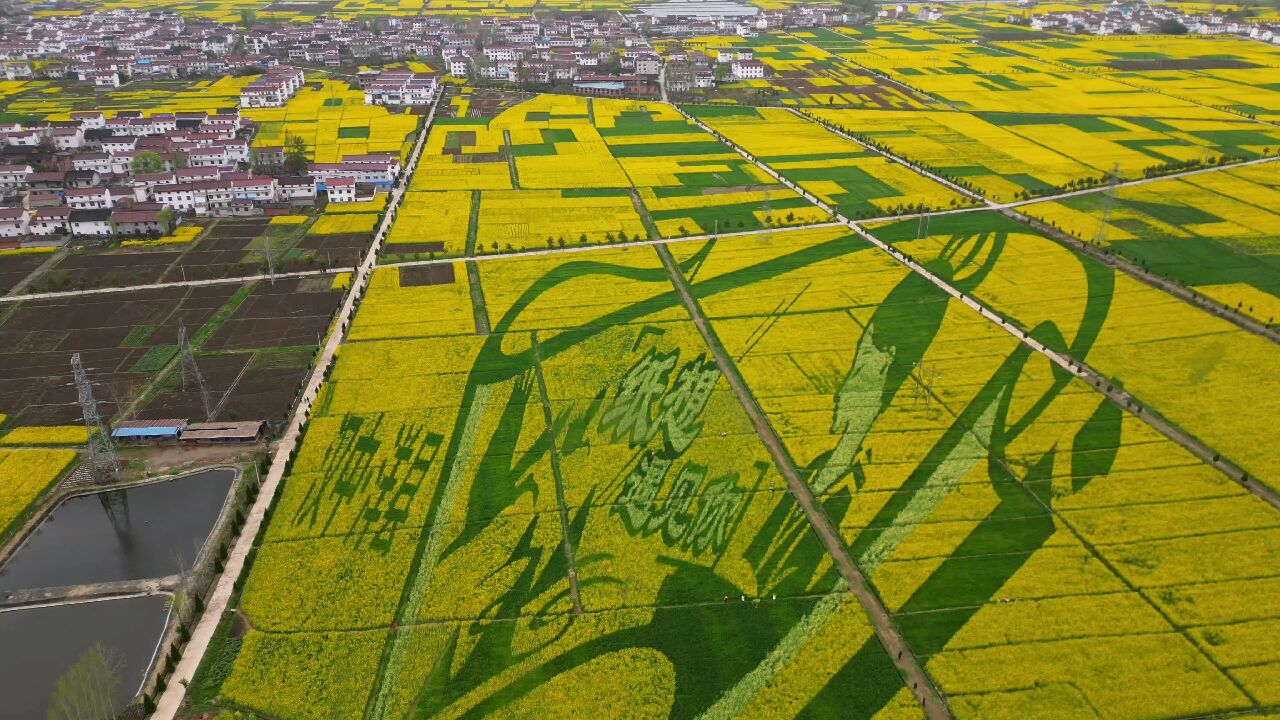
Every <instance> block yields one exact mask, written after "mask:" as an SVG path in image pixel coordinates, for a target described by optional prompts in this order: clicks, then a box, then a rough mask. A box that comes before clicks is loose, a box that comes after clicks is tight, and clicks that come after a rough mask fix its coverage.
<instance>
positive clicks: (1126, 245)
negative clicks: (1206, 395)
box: [1024, 164, 1280, 324]
mask: <svg viewBox="0 0 1280 720" xmlns="http://www.w3.org/2000/svg"><path fill="white" fill-rule="evenodd" d="M1115 198H1116V199H1115V201H1114V203H1113V207H1112V208H1111V212H1110V215H1109V217H1108V220H1107V223H1106V226H1105V227H1100V226H1101V223H1102V206H1103V203H1104V202H1106V201H1105V200H1104V198H1103V196H1102V194H1101V193H1094V194H1088V195H1080V196H1077V197H1072V198H1066V199H1064V200H1059V201H1056V202H1045V203H1034V204H1032V205H1028V206H1025V208H1024V212H1026V213H1028V214H1029V215H1031V216H1033V217H1035V218H1037V219H1039V220H1042V221H1044V222H1045V223H1049V224H1052V225H1053V226H1055V227H1057V228H1059V229H1061V230H1064V231H1065V232H1067V233H1070V234H1071V235H1074V236H1076V237H1078V238H1080V239H1082V240H1087V241H1091V242H1098V241H1099V240H1101V241H1102V242H1104V243H1105V244H1106V245H1107V246H1109V247H1110V248H1111V249H1112V250H1113V251H1115V252H1117V253H1119V254H1120V255H1122V256H1124V257H1126V258H1128V259H1130V260H1132V261H1134V262H1136V263H1139V264H1141V265H1142V266H1144V267H1146V268H1148V269H1150V270H1152V271H1154V272H1156V273H1158V274H1160V275H1163V276H1165V277H1169V278H1173V279H1175V280H1178V281H1179V282H1182V283H1184V284H1186V285H1188V286H1191V287H1194V288H1195V289H1196V290H1197V291H1199V292H1201V293H1203V294H1205V295H1208V296H1210V297H1212V298H1213V299H1215V300H1217V301H1219V302H1221V303H1223V304H1225V305H1228V306H1230V307H1232V308H1235V309H1236V311H1237V312H1241V313H1246V314H1248V315H1251V316H1252V317H1254V318H1256V319H1257V320H1260V321H1261V322H1264V323H1267V324H1273V323H1275V322H1277V321H1280V239H1277V236H1276V234H1275V228H1276V227H1277V224H1278V223H1280V213H1278V212H1277V210H1278V209H1280V174H1278V173H1277V171H1276V167H1275V166H1274V165H1272V164H1263V165H1254V166H1250V167H1241V168H1235V169H1230V170H1221V171H1218V172H1212V173H1204V174H1200V175H1191V176H1188V177H1185V178H1180V179H1171V180H1160V181H1156V182H1152V183H1148V184H1145V185H1136V186H1132V187H1124V188H1120V189H1118V190H1116V191H1115Z"/></svg>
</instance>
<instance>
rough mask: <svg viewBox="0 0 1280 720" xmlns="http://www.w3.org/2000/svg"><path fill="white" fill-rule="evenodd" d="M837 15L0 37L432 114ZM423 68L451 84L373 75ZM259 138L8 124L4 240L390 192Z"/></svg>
mask: <svg viewBox="0 0 1280 720" xmlns="http://www.w3.org/2000/svg"><path fill="white" fill-rule="evenodd" d="M1022 7H1024V11H1023V13H1022V14H1020V15H1017V16H1013V15H1011V16H1010V18H1009V21H1010V22H1018V23H1020V24H1024V25H1029V26H1031V27H1032V28H1035V29H1058V30H1062V31H1067V32H1077V33H1089V34H1103V35H1105V34H1115V33H1153V32H1168V31H1169V30H1170V28H1171V27H1172V26H1173V25H1174V24H1177V25H1180V26H1182V27H1183V28H1184V30H1183V31H1184V32H1191V33H1199V34H1221V33H1237V34H1242V35H1249V36H1251V37H1254V38H1256V39H1259V40H1263V41H1268V42H1280V28H1272V27H1270V26H1267V25H1266V24H1259V23H1244V22H1234V21H1232V20H1231V19H1230V18H1229V17H1227V16H1226V15H1222V14H1214V15H1208V16H1188V15H1185V14H1183V13H1182V12H1181V11H1179V10H1178V9H1177V8H1176V7H1174V6H1166V5H1163V4H1160V3H1146V2H1113V3H1112V4H1111V5H1110V6H1107V7H1106V8H1104V9H1100V10H1098V11H1096V12H1088V13H1069V12H1068V13H1059V12H1053V13H1045V14H1036V13H1035V7H1034V4H1026V5H1023V6H1022ZM879 15H880V16H881V17H888V18H900V19H901V18H912V19H916V20H922V21H926V22H927V21H933V20H940V19H941V18H942V17H943V15H944V9H943V6H940V5H938V4H929V3H925V4H899V5H887V6H881V8H880V10H879ZM850 19H851V17H850V13H849V11H847V10H845V9H843V6H840V5H829V6H828V5H800V6H795V7H793V8H789V9H785V10H762V9H760V8H757V7H754V6H747V5H741V6H739V5H733V4H730V5H729V6H728V8H727V9H725V8H719V9H717V10H716V11H715V12H707V13H700V12H699V11H696V10H692V11H689V12H688V13H681V12H676V13H668V12H654V13H648V12H641V13H637V14H634V15H625V16H624V15H622V14H617V13H613V14H581V15H549V16H545V17H536V16H535V17H530V18H525V19H507V18H479V19H475V18H473V19H469V20H466V21H460V20H458V19H457V18H454V17H447V16H431V15H422V16H415V17H383V18H376V19H374V20H361V21H350V20H339V19H334V18H317V19H316V20H315V21H314V22H311V23H291V24H290V23H285V24H262V23H251V24H249V26H248V27H247V28H241V27H237V26H231V25H225V24H219V23H214V22H208V21H200V20H191V19H188V18H184V17H183V16H181V15H179V14H176V13H172V12H167V11H150V12H140V11H135V10H127V9H116V10H109V11H102V12H88V13H83V14H79V15H61V14H58V15H46V16H40V17H35V16H31V17H28V18H26V19H25V20H22V21H19V22H13V23H9V24H7V25H6V26H5V27H4V28H3V30H2V31H0V61H2V62H3V67H4V72H5V78H6V79H9V80H24V79H32V78H44V79H56V80H62V81H76V82H82V83H88V84H92V86H93V87H95V88H98V89H105V90H109V89H115V88H119V87H121V86H122V85H127V84H128V83H129V82H131V81H133V80H135V79H142V78H178V77H190V76H222V75H225V74H242V75H253V76H255V77H254V79H253V80H252V81H250V82H249V83H247V84H246V85H244V87H243V88H242V89H241V92H240V103H239V105H240V108H244V109H254V108H273V107H282V106H284V105H285V104H286V102H287V101H288V100H289V98H290V97H292V96H293V95H294V94H295V93H297V92H298V90H299V89H300V88H302V87H303V85H304V84H305V82H306V73H307V72H308V71H319V72H325V71H332V70H334V69H342V68H345V69H349V70H352V71H353V75H354V77H357V78H358V80H359V85H360V87H361V89H362V90H363V91H364V95H365V102H366V103H367V104H370V105H382V106H388V107H393V108H399V109H401V110H403V109H408V108H413V107H422V106H426V105H428V104H430V103H431V102H432V101H433V99H434V98H435V96H436V94H437V93H438V92H439V90H440V81H441V80H442V79H443V78H442V76H444V75H448V76H453V77H454V78H466V79H468V80H469V81H471V82H473V83H484V82H486V81H491V82H494V83H508V84H511V85H514V86H517V87H529V86H534V87H538V86H542V87H545V86H555V85H562V86H564V87H565V89H566V91H570V92H576V93H579V94H588V95H598V96H630V97H653V96H657V95H659V94H660V92H661V90H662V88H661V87H660V86H659V84H658V82H659V77H660V76H661V75H662V73H663V69H664V65H665V67H666V69H667V70H668V72H667V74H666V83H667V86H668V89H670V90H671V91H672V92H677V93H679V92H685V91H690V90H698V89H706V88H714V87H715V86H716V85H717V84H719V83H723V82H733V81H742V80H751V79H757V78H763V77H766V76H767V75H769V74H770V70H769V68H768V66H766V65H765V64H764V63H762V62H759V61H758V60H756V59H754V58H753V57H752V53H751V50H750V49H747V48H731V47H725V48H700V49H697V50H692V51H688V52H686V51H684V50H683V49H680V48H679V46H678V45H677V46H676V47H677V49H676V50H675V51H672V50H671V49H670V48H668V51H667V54H666V57H663V56H660V55H659V53H658V52H657V51H655V49H654V47H653V45H652V44H651V43H650V41H649V38H650V37H652V38H672V39H678V38H682V37H688V36H702V35H716V34H719V35H738V36H745V37H750V36H755V35H756V34H758V33H760V32H764V31H767V30H771V29H779V28H783V29H795V28H807V27H822V26H829V25H837V24H840V23H845V22H849V21H850ZM403 59H424V60H427V61H429V62H432V63H433V65H432V66H433V67H438V68H439V69H440V71H439V73H436V72H416V71H412V70H407V69H404V68H391V69H385V68H379V69H367V66H363V65H362V64H363V63H369V64H371V65H377V64H383V63H387V62H394V61H400V60H403ZM255 131H256V126H255V124H254V123H253V122H252V121H251V120H248V119H246V118H243V117H241V115H240V113H239V111H238V110H236V109H230V110H228V109H217V110H210V111H208V112H203V113H199V112H197V113H176V114H165V113H153V114H144V113H143V112H140V111H136V112H128V111H116V112H111V113H110V114H109V115H108V114H104V113H102V112H96V111H85V112H74V113H72V114H71V117H70V119H68V120H65V121H41V122H36V123H32V124H24V123H20V122H6V123H0V143H3V145H2V150H3V157H2V158H0V160H2V163H0V238H3V242H4V243H7V244H8V245H9V246H13V244H15V243H26V244H34V245H50V244H61V243H65V242H66V241H67V239H68V238H75V237H89V238H108V237H133V236H155V235H161V234H163V233H165V232H167V231H169V230H170V229H171V225H172V224H173V223H174V222H175V221H176V220H177V219H178V218H180V217H181V216H183V215H186V214H190V215H195V216H225V215H251V214H261V213H264V212H271V211H276V212H285V211H287V208H289V207H296V206H308V205H314V204H315V203H316V202H317V201H319V200H323V201H326V202H337V203H341V202H356V201H360V200H364V199H368V198H369V197H370V196H371V195H372V194H373V193H376V192H377V191H378V189H379V188H385V187H387V186H389V185H390V184H391V183H392V182H394V180H395V178H396V177H397V175H398V173H399V171H400V168H399V162H398V160H397V159H396V157H395V156H394V155H392V154H385V153H382V154H377V153H375V154H360V155H348V156H344V157H342V159H341V161H340V162H336V163H310V162H306V161H305V158H304V159H295V160H293V161H290V159H289V158H288V157H287V153H286V149H285V148H284V147H280V146H277V147H262V146H259V147H254V146H253V139H254V136H255Z"/></svg>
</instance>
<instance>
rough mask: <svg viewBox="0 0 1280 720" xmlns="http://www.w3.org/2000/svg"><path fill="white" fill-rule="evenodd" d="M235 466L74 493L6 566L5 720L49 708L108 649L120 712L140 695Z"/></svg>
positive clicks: (2, 570) (0, 710)
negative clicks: (73, 675)
mask: <svg viewBox="0 0 1280 720" xmlns="http://www.w3.org/2000/svg"><path fill="white" fill-rule="evenodd" d="M236 475H237V473H236V471H235V470H232V469H228V468H218V469H213V470H205V471H201V472H196V473H193V474H190V475H186V476H182V477H179V478H174V479H171V480H161V481H157V482H151V483H147V484H142V485H134V486H131V487H126V488H121V489H118V490H110V491H102V492H95V493H88V494H84V495H76V496H73V497H70V498H68V499H66V500H64V501H62V502H61V503H59V504H58V505H56V506H55V507H54V508H53V510H52V511H50V512H49V514H48V515H47V516H46V517H45V518H44V519H43V520H41V521H40V524H39V525H37V526H36V527H35V529H34V530H33V531H32V532H31V534H30V535H29V536H28V537H27V538H26V539H25V540H24V541H23V542H22V544H21V545H19V546H18V548H17V549H16V550H15V551H14V552H13V554H12V555H11V556H10V557H9V559H8V561H6V562H5V563H4V565H3V566H0V600H5V599H7V601H6V602H8V603H9V604H11V605H13V607H9V608H5V607H2V606H0V648H4V649H5V652H0V698H3V700H2V701H0V720H10V719H14V720H17V719H18V718H21V719H22V720H27V719H29V718H37V717H44V716H45V712H46V710H47V709H48V707H49V703H50V699H51V697H52V695H53V693H54V689H55V686H56V684H57V682H58V679H59V678H60V677H61V676H63V674H64V673H66V672H67V671H68V669H69V668H70V667H71V666H72V665H73V664H76V663H77V661H78V660H83V659H84V658H85V657H87V655H86V653H87V652H88V651H89V650H90V648H93V647H94V646H98V647H101V648H104V649H105V651H106V657H107V658H108V659H109V661H110V663H111V664H112V666H113V668H114V670H113V672H112V676H113V677H114V679H115V681H116V687H115V688H114V691H113V697H114V703H115V709H116V711H119V710H123V709H124V708H125V706H127V705H128V704H129V702H130V701H131V700H132V699H133V698H134V697H135V696H137V694H138V693H139V691H140V690H141V688H142V685H143V683H144V681H145V680H146V678H147V676H148V672H149V671H150V668H151V667H152V663H153V660H154V658H155V654H156V648H157V646H158V645H159V642H160V639H161V636H162V635H163V634H164V632H165V628H166V626H167V624H168V618H169V595H168V592H167V590H169V589H171V588H173V587H174V582H175V581H176V580H177V578H176V576H178V575H181V574H182V573H185V572H187V571H188V570H190V569H191V567H192V565H193V563H194V562H195V561H196V559H197V558H198V557H199V555H200V551H201V548H202V547H203V546H204V544H205V542H206V540H207V539H208V537H209V535H210V533H211V532H212V531H213V529H214V527H215V526H216V524H217V522H218V518H219V516H220V515H221V514H222V512H223V506H224V505H225V503H226V501H227V497H228V494H229V493H230V491H231V488H232V487H233V485H234V483H235V480H236Z"/></svg>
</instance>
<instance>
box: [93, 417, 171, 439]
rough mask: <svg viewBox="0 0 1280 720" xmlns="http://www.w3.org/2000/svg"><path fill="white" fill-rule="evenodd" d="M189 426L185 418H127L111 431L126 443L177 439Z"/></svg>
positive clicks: (114, 436) (116, 437) (113, 435)
mask: <svg viewBox="0 0 1280 720" xmlns="http://www.w3.org/2000/svg"><path fill="white" fill-rule="evenodd" d="M186 427H187V421H186V420H185V419H177V418H172V419H166V420H126V421H124V422H122V423H120V424H119V425H117V426H116V428H115V429H114V430H112V431H111V437H113V438H115V439H116V440H118V441H120V442H124V443H148V442H158V441H160V440H177V439H178V434H179V433H181V432H182V430H183V429H184V428H186Z"/></svg>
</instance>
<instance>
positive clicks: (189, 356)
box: [178, 325, 213, 420]
mask: <svg viewBox="0 0 1280 720" xmlns="http://www.w3.org/2000/svg"><path fill="white" fill-rule="evenodd" d="M178 355H180V356H181V359H182V391H183V392H189V391H190V390H191V385H192V384H195V385H196V387H197V388H198V389H199V390H200V399H201V401H203V402H204V419H205V420H212V419H213V411H212V409H211V408H212V406H211V405H209V388H208V387H206V386H205V384H204V377H203V376H202V375H201V374H200V366H198V365H196V356H195V354H194V353H192V352H191V341H190V340H188V339H187V326H186V325H179V326H178Z"/></svg>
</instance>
